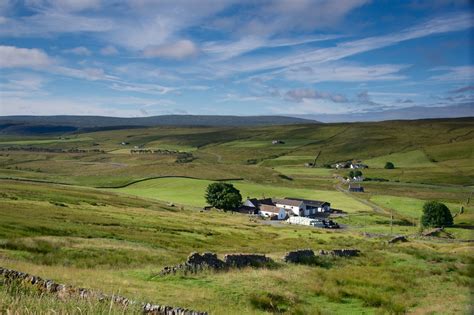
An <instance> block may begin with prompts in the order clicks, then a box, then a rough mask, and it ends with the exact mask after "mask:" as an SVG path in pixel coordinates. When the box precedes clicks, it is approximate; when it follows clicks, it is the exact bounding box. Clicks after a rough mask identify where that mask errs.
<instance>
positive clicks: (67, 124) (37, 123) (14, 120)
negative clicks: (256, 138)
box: [0, 115, 318, 135]
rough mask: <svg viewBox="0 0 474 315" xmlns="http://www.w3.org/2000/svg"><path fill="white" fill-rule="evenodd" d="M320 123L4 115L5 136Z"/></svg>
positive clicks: (227, 118) (279, 119)
mask: <svg viewBox="0 0 474 315" xmlns="http://www.w3.org/2000/svg"><path fill="white" fill-rule="evenodd" d="M311 123H318V122H317V121H315V120H309V119H303V118H294V117H286V116H213V115H208V116H205V115H163V116H150V117H132V118H121V117H104V116H67V115H65V116H3V117H0V133H2V134H22V135H35V134H61V133H67V132H77V131H93V130H107V129H126V128H137V127H153V126H234V127H236V126H269V125H288V124H311Z"/></svg>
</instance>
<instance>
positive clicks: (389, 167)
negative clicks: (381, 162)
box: [385, 162, 395, 170]
mask: <svg viewBox="0 0 474 315" xmlns="http://www.w3.org/2000/svg"><path fill="white" fill-rule="evenodd" d="M394 168H395V165H394V164H393V163H392V162H387V163H385V169H387V170H393V169H394Z"/></svg>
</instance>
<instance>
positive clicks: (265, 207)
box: [260, 204, 280, 213]
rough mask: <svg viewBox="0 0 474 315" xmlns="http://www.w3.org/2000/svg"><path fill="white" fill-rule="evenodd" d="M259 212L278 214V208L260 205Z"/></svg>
mask: <svg viewBox="0 0 474 315" xmlns="http://www.w3.org/2000/svg"><path fill="white" fill-rule="evenodd" d="M260 211H265V212H273V213H279V212H280V208H278V207H275V206H271V205H264V204H263V205H260Z"/></svg>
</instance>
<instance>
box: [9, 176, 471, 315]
mask: <svg viewBox="0 0 474 315" xmlns="http://www.w3.org/2000/svg"><path fill="white" fill-rule="evenodd" d="M143 183H146V182H143ZM175 183H176V182H175ZM177 183H179V181H178V182H177ZM180 184H181V185H180V186H178V187H181V188H182V187H183V182H181V183H180ZM246 184H247V183H244V185H246ZM2 187H6V188H5V189H4V191H3V192H2V195H1V198H0V211H1V214H2V220H1V221H0V239H2V240H3V243H2V244H0V257H1V258H0V264H1V265H2V266H5V267H7V268H8V267H9V268H13V269H19V270H21V271H25V272H28V273H31V274H37V275H39V276H42V277H44V278H52V279H53V280H56V281H58V282H63V283H68V284H72V285H75V286H80V287H88V288H92V289H96V290H101V291H104V292H106V293H113V292H119V293H120V294H121V295H124V296H127V297H131V298H134V299H136V300H140V301H153V302H155V303H162V304H169V305H180V306H184V307H189V308H192V309H198V310H208V311H210V312H211V313H215V314H221V313H223V312H225V313H227V314H239V313H242V312H244V313H248V314H264V313H265V312H268V311H269V307H271V305H274V306H275V307H277V308H278V309H279V310H281V311H285V312H286V313H303V314H305V313H314V311H315V310H317V311H318V312H321V313H341V314H344V313H348V312H351V311H355V310H357V312H359V313H369V314H370V313H377V312H378V311H382V312H392V313H393V312H423V311H424V310H426V309H429V310H430V311H433V312H441V313H453V314H454V313H458V312H461V311H462V310H463V309H465V308H466V307H467V305H468V300H466V299H465V297H466V296H467V295H468V292H469V285H470V282H469V280H468V279H469V276H468V274H467V267H468V265H469V264H470V258H469V251H467V250H466V251H463V250H460V249H461V248H463V247H466V246H467V247H469V246H470V245H469V244H443V243H440V244H430V243H426V242H423V241H413V242H410V243H409V244H408V245H402V246H396V247H387V246H386V245H383V243H382V242H380V240H377V239H365V238H363V237H361V236H360V234H359V233H358V232H357V230H354V229H349V230H347V231H344V230H343V231H325V230H321V229H313V228H306V227H294V226H282V227H278V228H275V227H272V226H268V225H265V224H260V223H258V222H257V223H254V222H250V221H249V220H248V219H247V217H246V216H244V215H240V214H231V213H222V212H213V211H211V212H199V211H193V210H188V209H186V208H184V209H182V210H181V209H177V208H176V207H166V206H164V205H163V204H160V203H159V202H156V201H153V200H152V199H141V198H137V197H129V196H127V195H122V194H116V193H113V192H110V191H103V190H100V191H99V190H97V189H89V188H80V187H74V186H69V187H68V186H60V185H51V184H39V183H20V182H11V181H2ZM191 187H192V186H191ZM362 215H363V213H362ZM356 217H357V215H356V214H354V218H356ZM379 219H380V218H378V217H375V220H374V223H373V224H374V225H375V224H376V223H375V221H376V220H379ZM377 226H378V227H380V228H381V227H384V226H386V227H385V231H387V227H388V225H385V224H380V223H379V224H378V225H377ZM295 248H312V249H314V250H319V249H334V248H358V249H360V250H361V251H362V253H363V254H362V256H361V257H358V258H354V259H335V260H333V261H332V263H331V265H330V266H329V267H324V268H321V267H317V266H305V265H284V264H281V263H280V267H279V268H274V269H260V270H257V269H245V270H233V271H230V272H228V273H212V272H210V273H203V274H197V275H193V276H185V275H177V276H170V277H164V278H161V277H156V276H155V275H156V273H157V272H158V271H159V270H160V269H161V268H163V267H164V266H165V265H173V264H177V263H180V262H182V261H183V260H184V259H185V257H186V256H187V255H188V254H189V253H190V252H192V251H200V252H203V251H214V252H217V253H218V254H220V255H223V254H224V253H228V252H260V253H266V254H267V255H269V256H270V257H272V258H273V259H276V260H277V261H279V259H280V257H282V256H283V254H284V252H285V251H287V250H290V249H295ZM457 248H459V250H457ZM395 266H396V267H395ZM449 266H455V268H454V269H452V270H453V271H451V274H445V273H444V272H443V271H442V270H446V268H451V267H449ZM97 279H100V281H97ZM427 283H429V286H428V285H427ZM433 287H434V288H436V291H435V293H432V288H433ZM421 288H425V289H427V290H428V289H429V290H431V291H429V292H430V293H429V294H428V293H425V291H423V289H421ZM453 288H456V290H457V291H456V292H457V294H456V295H453V296H451V297H450V299H448V300H447V301H445V303H443V304H433V303H432V302H431V299H432V298H433V295H434V296H436V295H442V294H443V292H449V290H453ZM0 292H2V293H0V296H2V297H3V301H4V302H2V308H3V309H7V308H8V309H21V308H22V307H29V306H30V304H29V303H30V301H32V299H29V298H28V296H26V297H22V296H20V297H17V296H16V295H14V297H15V298H17V300H18V302H13V301H12V299H11V295H8V293H7V292H6V289H4V288H2V289H1V290H0ZM183 292H186V294H183ZM40 301H41V300H40ZM54 303H55V302H54V301H49V298H48V299H46V300H45V301H44V302H41V303H40V305H41V306H38V307H37V308H33V309H36V310H38V311H39V312H41V310H45V309H49V308H52V309H55V310H62V309H64V308H62V307H66V308H67V307H69V306H59V305H57V304H54ZM74 303H76V302H74V301H72V302H71V305H74ZM321 305H324V308H323V307H321ZM79 307H80V308H85V309H86V310H90V309H92V310H93V311H91V312H100V311H99V310H100V307H101V306H100V305H91V306H88V305H86V306H84V305H83V306H79Z"/></svg>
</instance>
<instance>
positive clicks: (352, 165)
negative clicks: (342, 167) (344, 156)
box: [350, 163, 368, 169]
mask: <svg viewBox="0 0 474 315" xmlns="http://www.w3.org/2000/svg"><path fill="white" fill-rule="evenodd" d="M350 168H352V169H356V168H368V166H367V165H365V164H361V163H351V165H350Z"/></svg>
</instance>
